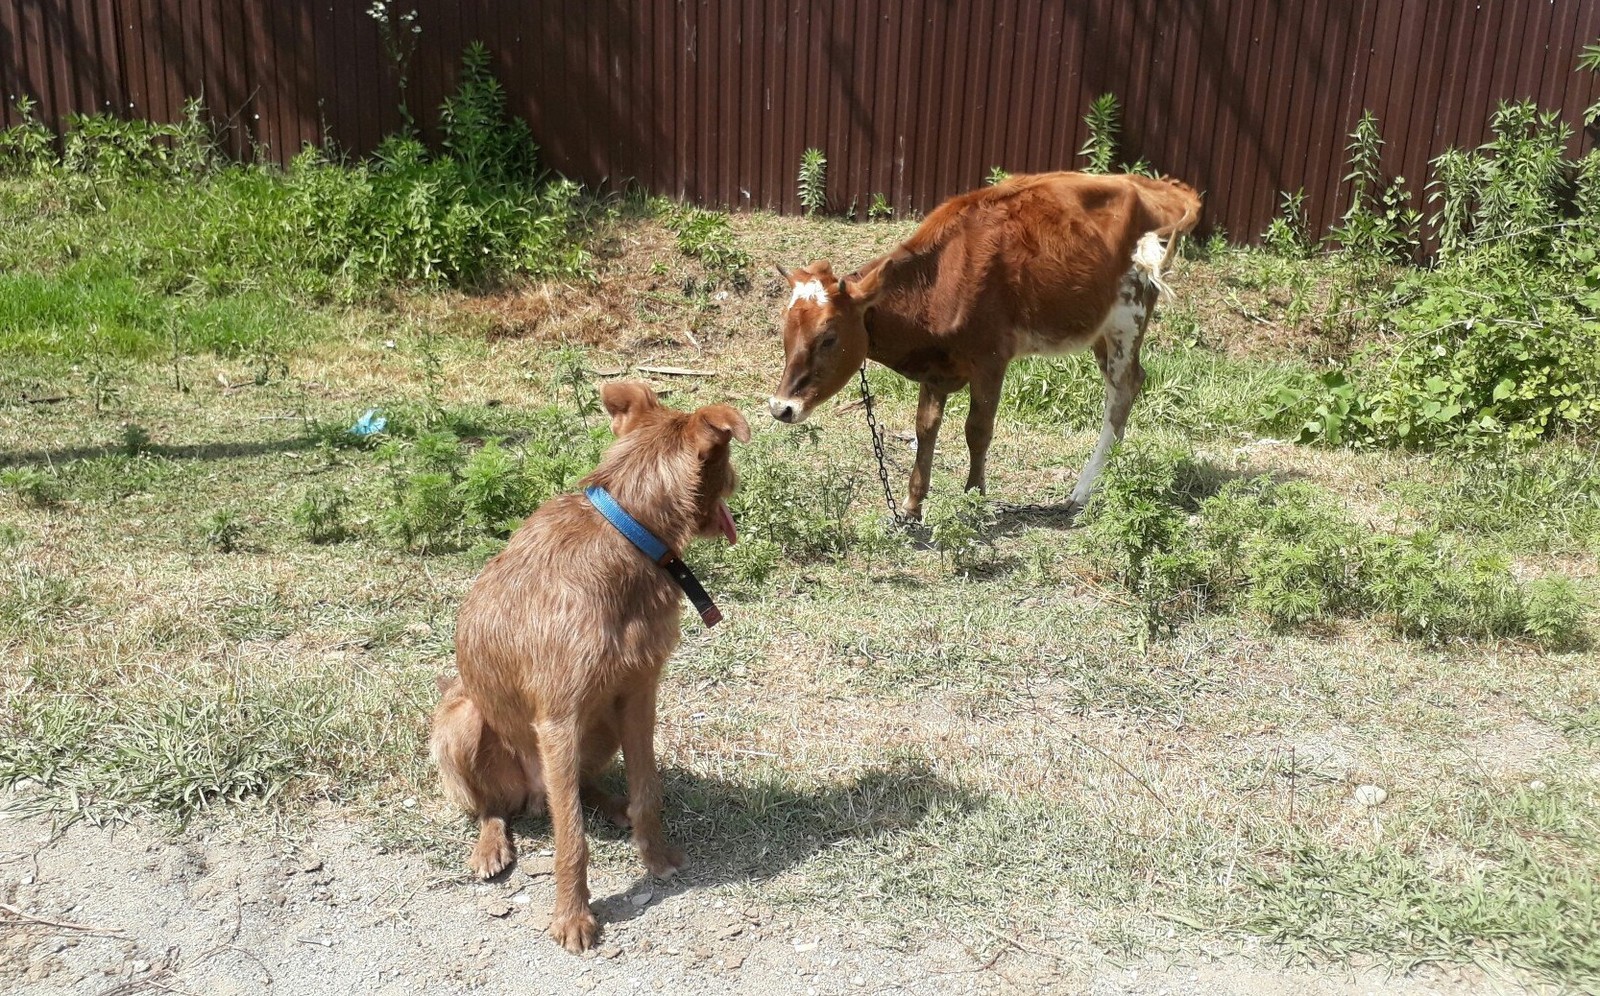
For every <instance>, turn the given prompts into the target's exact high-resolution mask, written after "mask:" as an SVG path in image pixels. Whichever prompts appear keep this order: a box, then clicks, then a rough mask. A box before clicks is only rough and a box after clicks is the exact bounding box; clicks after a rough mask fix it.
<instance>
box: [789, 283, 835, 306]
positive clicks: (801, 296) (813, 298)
mask: <svg viewBox="0 0 1600 996" xmlns="http://www.w3.org/2000/svg"><path fill="white" fill-rule="evenodd" d="M800 301H810V302H811V303H812V304H814V305H816V306H817V307H819V308H821V307H824V306H826V305H827V303H828V292H827V291H825V290H823V289H822V281H820V280H807V281H805V282H804V283H798V284H795V285H794V293H793V294H791V295H790V296H789V307H791V308H792V307H794V306H795V305H796V304H797V303H799V302H800Z"/></svg>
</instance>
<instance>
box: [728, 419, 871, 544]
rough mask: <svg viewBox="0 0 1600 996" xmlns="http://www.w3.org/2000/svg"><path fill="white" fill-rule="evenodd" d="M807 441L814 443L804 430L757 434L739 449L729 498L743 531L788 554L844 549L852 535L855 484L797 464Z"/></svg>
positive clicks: (840, 475)
mask: <svg viewBox="0 0 1600 996" xmlns="http://www.w3.org/2000/svg"><path fill="white" fill-rule="evenodd" d="M808 441H809V442H810V444H811V445H815V443H816V440H815V437H814V436H809V435H808V434H807V433H806V432H805V431H804V430H801V431H799V432H785V433H773V434H770V435H765V436H760V437H757V439H756V441H755V442H754V443H752V445H750V446H747V447H745V448H744V449H743V450H742V451H741V452H740V454H739V490H738V491H736V492H734V495H733V497H732V498H730V499H728V504H729V507H730V508H731V509H732V511H733V513H734V518H735V520H736V521H737V522H739V523H740V528H741V529H742V530H743V531H744V532H745V533H746V534H748V535H749V536H750V537H751V538H754V539H757V540H765V541H767V542H769V543H771V544H773V545H774V546H775V547H777V548H778V549H781V550H782V551H783V552H784V553H785V554H787V555H789V556H791V557H795V556H800V557H804V556H815V555H817V554H835V555H836V554H842V553H844V552H845V551H846V550H848V549H849V548H850V544H851V541H852V539H853V534H854V531H853V527H852V524H851V522H850V516H849V512H850V503H851V501H852V500H853V499H854V497H855V494H856V492H857V490H858V485H857V482H856V480H855V479H854V478H853V477H851V476H849V475H843V474H838V473H836V472H819V471H816V470H812V469H809V468H807V469H803V468H802V467H801V466H799V465H798V464H797V461H796V460H795V456H796V454H797V452H798V451H799V450H800V449H801V448H802V447H803V446H805V445H806V444H807V442H808ZM785 451H787V452H785Z"/></svg>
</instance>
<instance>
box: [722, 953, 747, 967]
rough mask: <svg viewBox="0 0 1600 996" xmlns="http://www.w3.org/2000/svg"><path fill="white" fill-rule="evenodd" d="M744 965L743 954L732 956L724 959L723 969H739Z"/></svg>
mask: <svg viewBox="0 0 1600 996" xmlns="http://www.w3.org/2000/svg"><path fill="white" fill-rule="evenodd" d="M743 964H744V955H742V954H731V955H728V956H726V957H724V958H723V959H722V967H723V968H726V969H730V970H732V969H737V968H739V967H741V966H742V965H743Z"/></svg>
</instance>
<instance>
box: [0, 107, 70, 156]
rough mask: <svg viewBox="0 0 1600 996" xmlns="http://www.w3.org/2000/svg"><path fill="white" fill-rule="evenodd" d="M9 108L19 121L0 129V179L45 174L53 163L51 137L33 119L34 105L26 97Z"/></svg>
mask: <svg viewBox="0 0 1600 996" xmlns="http://www.w3.org/2000/svg"><path fill="white" fill-rule="evenodd" d="M12 106H13V107H14V108H15V109H16V113H17V117H18V118H19V119H20V120H19V122H18V123H17V124H15V125H12V126H11V127H10V128H6V129H4V130H0V176H4V175H21V176H29V175H39V174H42V173H47V172H49V171H50V170H51V169H52V168H54V167H55V166H56V164H57V159H56V139H55V136H54V135H52V134H50V129H49V128H46V127H45V126H44V125H43V124H41V123H40V121H39V119H38V118H36V117H34V114H33V109H34V102H33V100H32V99H30V98H29V97H28V96H27V95H23V96H20V97H18V98H17V99H16V101H15V103H14V104H13V105H12Z"/></svg>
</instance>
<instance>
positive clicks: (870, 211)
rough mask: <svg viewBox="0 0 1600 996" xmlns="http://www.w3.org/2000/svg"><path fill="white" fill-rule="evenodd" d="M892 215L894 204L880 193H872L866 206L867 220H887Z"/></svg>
mask: <svg viewBox="0 0 1600 996" xmlns="http://www.w3.org/2000/svg"><path fill="white" fill-rule="evenodd" d="M893 217H894V205H892V204H890V203H889V200H888V198H886V197H884V196H883V195H882V194H873V195H872V203H871V204H870V205H868V207H867V220H868V221H888V220H889V219H891V218H893Z"/></svg>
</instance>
